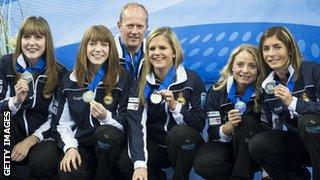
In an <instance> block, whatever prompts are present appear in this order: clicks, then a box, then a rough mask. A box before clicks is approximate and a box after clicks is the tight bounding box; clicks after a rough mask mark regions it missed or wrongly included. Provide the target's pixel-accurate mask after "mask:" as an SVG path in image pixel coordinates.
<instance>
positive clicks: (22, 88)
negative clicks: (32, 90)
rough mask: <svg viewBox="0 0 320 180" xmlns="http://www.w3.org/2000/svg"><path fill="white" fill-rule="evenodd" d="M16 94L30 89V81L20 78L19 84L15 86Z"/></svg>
mask: <svg viewBox="0 0 320 180" xmlns="http://www.w3.org/2000/svg"><path fill="white" fill-rule="evenodd" d="M14 88H15V91H16V94H19V93H23V92H27V91H29V85H28V82H27V81H25V80H23V79H20V80H19V81H18V82H17V84H16V85H15V86H14Z"/></svg>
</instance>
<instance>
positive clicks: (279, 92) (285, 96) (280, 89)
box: [274, 84, 293, 107]
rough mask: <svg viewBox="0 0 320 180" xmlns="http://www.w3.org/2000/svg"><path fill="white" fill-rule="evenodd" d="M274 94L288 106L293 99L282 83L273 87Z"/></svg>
mask: <svg viewBox="0 0 320 180" xmlns="http://www.w3.org/2000/svg"><path fill="white" fill-rule="evenodd" d="M274 96H275V97H277V98H279V99H280V100H281V101H282V102H283V104H284V105H286V106H287V107H289V105H290V104H291V102H292V100H293V98H292V95H291V92H290V90H289V89H288V88H287V87H286V86H284V85H282V84H279V85H278V86H276V87H275V88H274Z"/></svg>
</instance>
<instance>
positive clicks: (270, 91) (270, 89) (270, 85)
mask: <svg viewBox="0 0 320 180" xmlns="http://www.w3.org/2000/svg"><path fill="white" fill-rule="evenodd" d="M275 87H276V83H275V82H268V83H267V84H266V87H265V88H264V90H265V91H266V93H267V94H273V91H274V88H275Z"/></svg>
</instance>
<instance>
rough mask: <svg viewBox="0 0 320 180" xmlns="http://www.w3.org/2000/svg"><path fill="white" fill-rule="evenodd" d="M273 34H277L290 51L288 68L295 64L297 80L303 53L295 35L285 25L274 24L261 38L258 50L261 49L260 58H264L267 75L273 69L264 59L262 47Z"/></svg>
mask: <svg viewBox="0 0 320 180" xmlns="http://www.w3.org/2000/svg"><path fill="white" fill-rule="evenodd" d="M272 36H275V37H276V38H277V39H278V40H279V41H281V42H282V43H283V44H284V45H285V46H286V48H287V51H288V55H289V61H288V63H287V64H286V68H287V67H288V66H289V65H290V64H291V65H292V66H293V69H294V70H295V72H294V75H295V80H297V79H298V77H299V70H300V67H301V63H302V55H301V53H300V50H299V47H298V45H297V43H296V41H295V39H294V37H293V35H292V34H291V33H290V31H289V30H288V29H287V28H285V27H283V26H274V27H271V28H269V29H267V30H266V31H265V32H264V33H263V35H262V37H261V39H260V42H259V47H258V51H259V56H260V59H261V60H262V64H263V66H264V68H265V69H266V71H267V72H266V74H265V75H267V73H270V72H271V71H272V69H271V68H270V67H269V66H268V65H267V63H266V62H265V61H264V58H263V51H262V48H263V43H264V42H265V40H266V39H267V38H270V37H272Z"/></svg>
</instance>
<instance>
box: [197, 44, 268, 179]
mask: <svg viewBox="0 0 320 180" xmlns="http://www.w3.org/2000/svg"><path fill="white" fill-rule="evenodd" d="M261 68H262V65H261V62H260V60H259V56H258V49H257V48H256V47H254V46H252V45H248V44H242V45H240V46H238V47H237V48H235V49H234V50H233V51H232V52H231V55H230V57H229V60H228V63H227V64H226V65H225V67H224V68H223V69H222V71H221V75H220V79H219V80H218V82H217V83H215V84H214V85H213V86H212V87H210V88H209V90H208V94H207V98H206V104H205V109H206V112H207V118H208V124H209V129H208V134H209V141H208V142H207V143H205V144H204V145H202V146H201V147H200V148H199V150H198V152H197V155H196V157H195V160H194V164H193V166H194V169H195V172H196V173H198V174H199V175H201V176H202V177H204V178H206V179H252V178H253V175H254V172H255V170H257V165H255V163H254V161H253V160H252V159H251V158H250V155H249V151H248V142H249V141H250V138H251V137H252V136H253V135H254V134H256V133H258V132H260V131H261V126H260V88H259V87H260V86H259V84H261V82H262V77H263V72H264V71H263V70H262V69H261Z"/></svg>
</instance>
